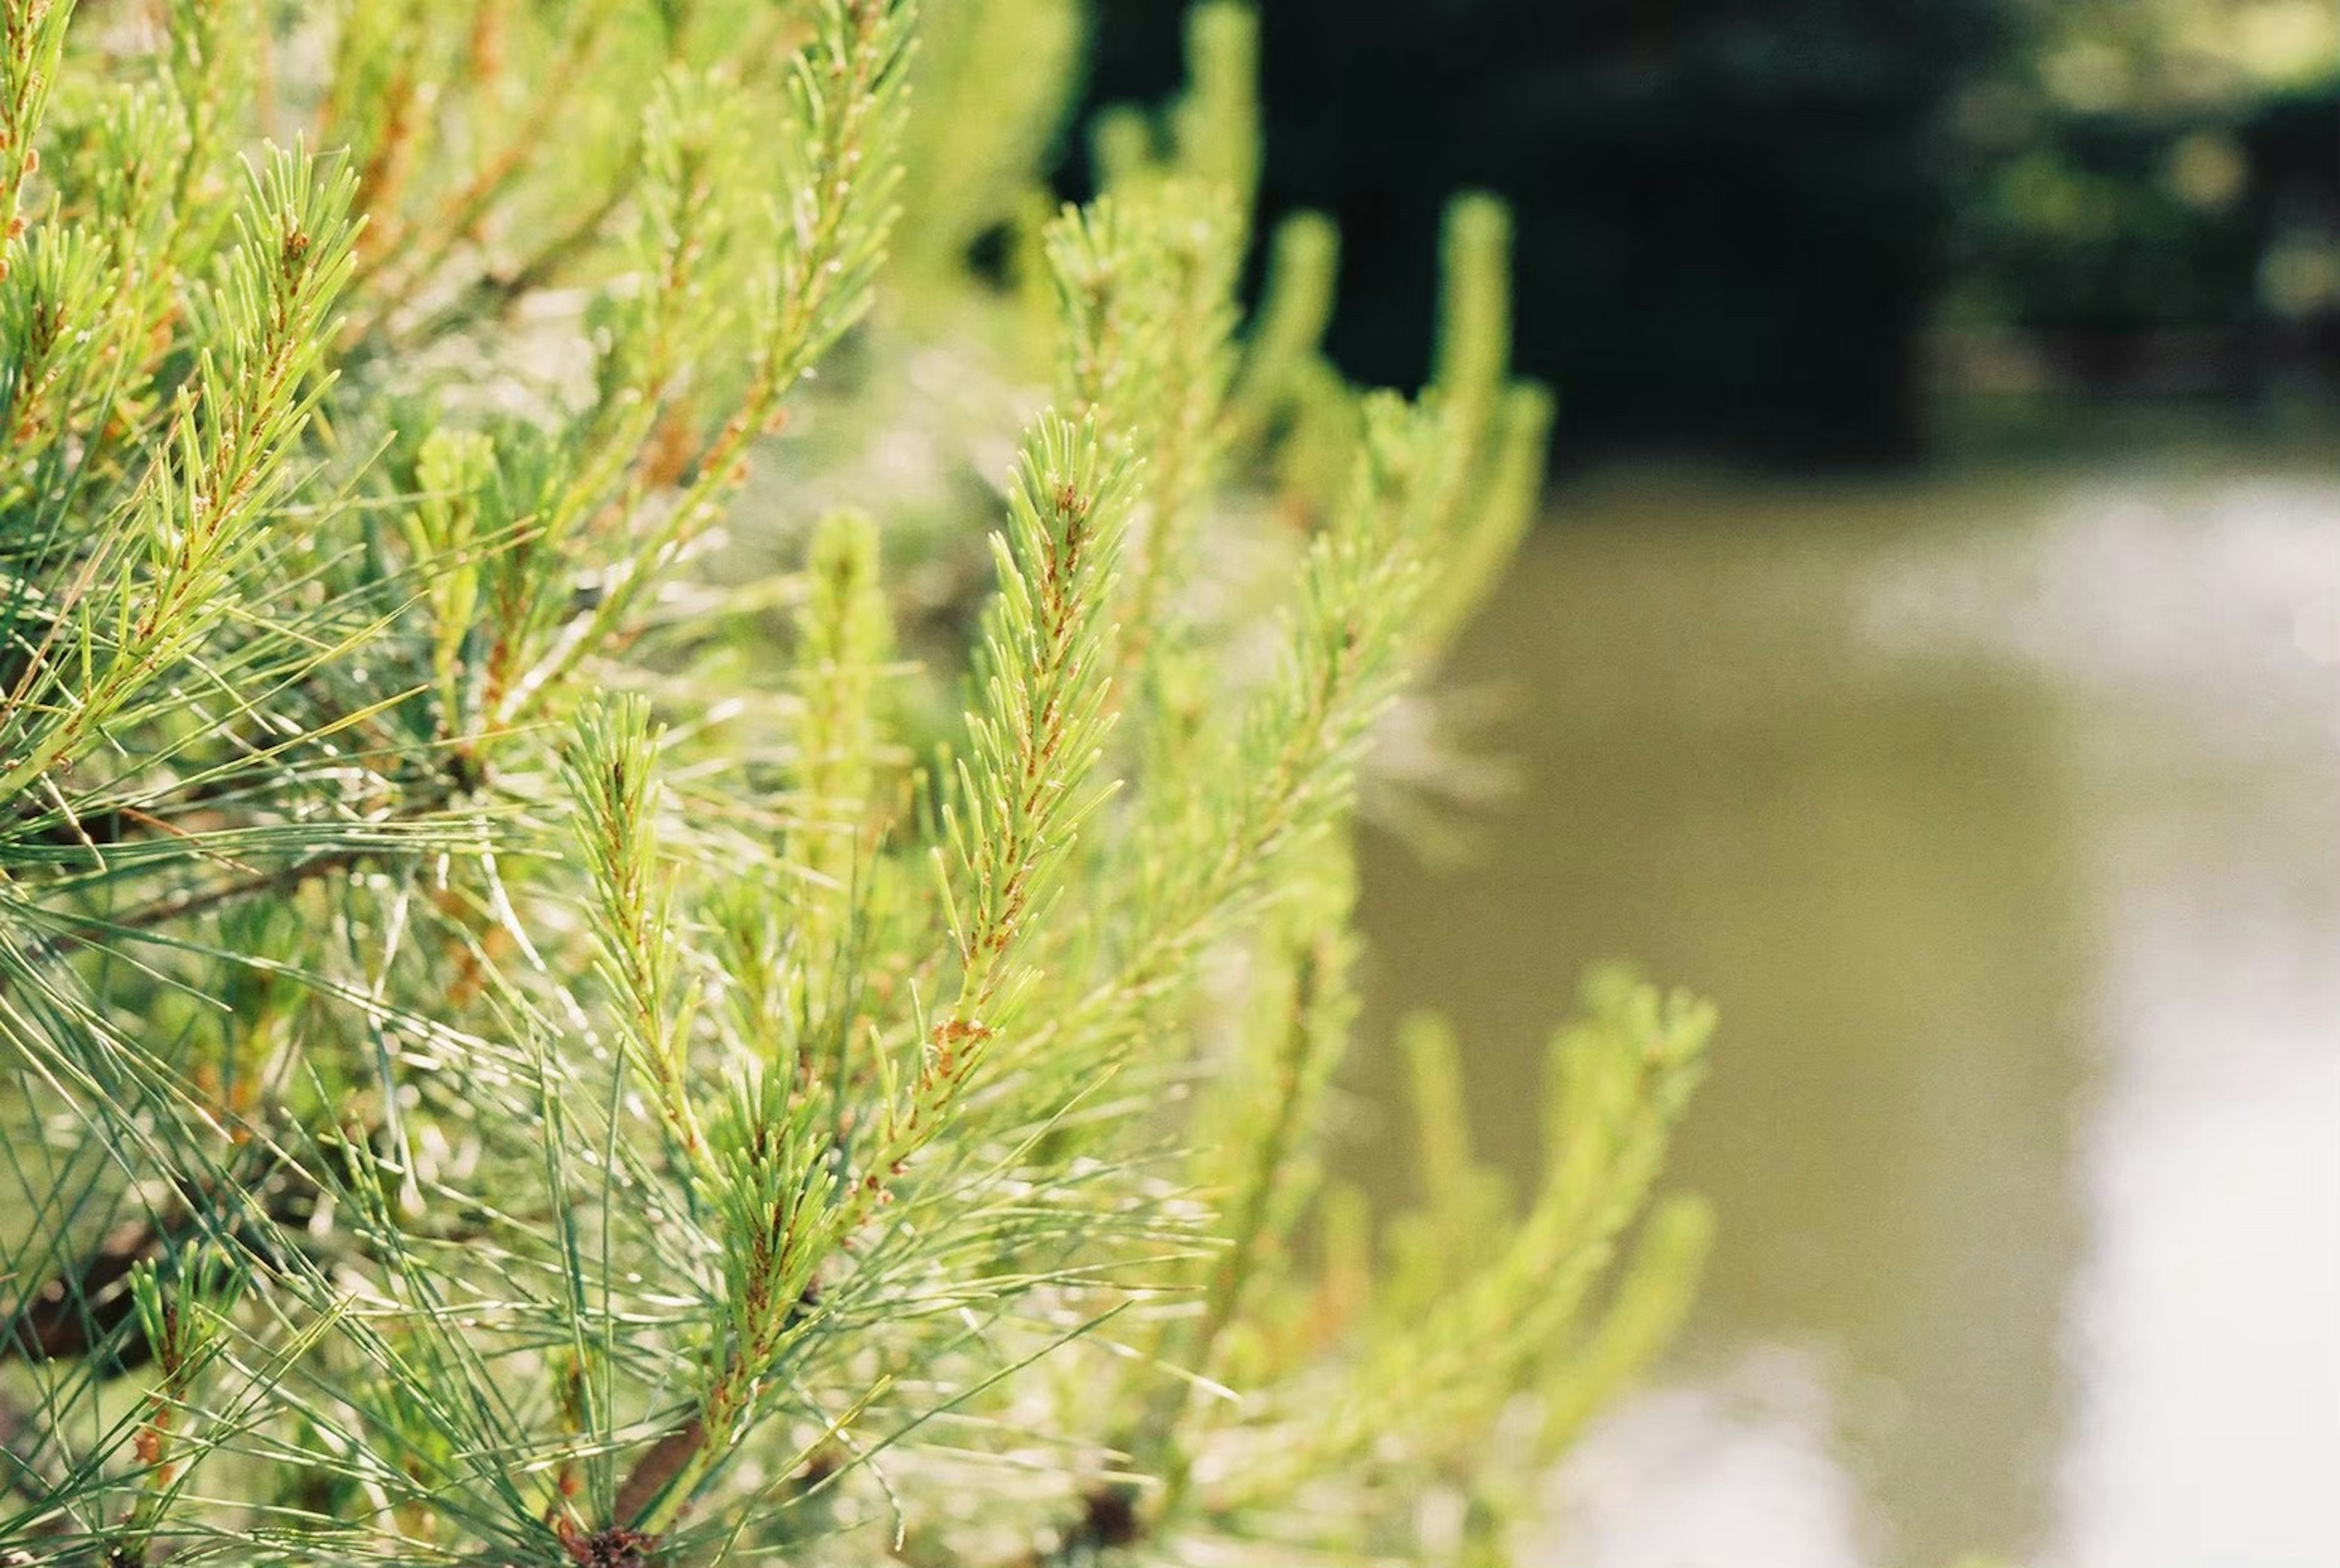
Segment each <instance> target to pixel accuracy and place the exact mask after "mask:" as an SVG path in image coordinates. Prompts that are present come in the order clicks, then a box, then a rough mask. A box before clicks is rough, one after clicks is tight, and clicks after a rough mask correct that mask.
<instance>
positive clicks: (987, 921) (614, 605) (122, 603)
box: [0, 0, 1708, 1568]
mask: <svg viewBox="0 0 2340 1568" xmlns="http://www.w3.org/2000/svg"><path fill="white" fill-rule="evenodd" d="M0 15H5V36H0V224H5V231H6V236H7V237H6V241H5V251H0V431H5V444H0V1135H4V1136H5V1141H4V1142H0V1150H5V1153H0V1560H5V1561H6V1562H10V1563H86V1564H91V1565H97V1564H106V1565H109V1568H111V1565H132V1564H156V1563H164V1562H166V1561H167V1562H171V1563H199V1562H221V1563H475V1564H510V1565H514V1568H523V1565H525V1568H538V1565H557V1564H564V1563H566V1564H580V1565H592V1568H619V1565H621V1564H649V1563H678V1564H679V1563H712V1562H718V1561H729V1560H742V1561H744V1560H749V1559H752V1558H759V1557H777V1558H780V1559H785V1560H788V1561H792V1562H808V1563H868V1562H875V1561H880V1560H886V1559H889V1558H891V1559H898V1560H900V1561H903V1562H907V1563H918V1564H937V1565H940V1564H954V1565H958V1564H972V1565H975V1568H987V1565H995V1564H996V1565H997V1568H1011V1565H1020V1564H1064V1565H1070V1564H1075V1563H1089V1562H1094V1561H1102V1560H1106V1559H1113V1560H1124V1559H1125V1560H1128V1561H1132V1562H1149V1561H1152V1562H1165V1563H1171V1562H1196V1563H1202V1562H1212V1563H1238V1562H1258V1563H1290V1562H1294V1561H1308V1560H1327V1561H1358V1562H1365V1561H1371V1562H1382V1561H1387V1560H1393V1559H1422V1560H1427V1561H1440V1562H1467V1563H1493V1562H1499V1561H1502V1560H1504V1559H1505V1554H1506V1552H1507V1549H1508V1546H1509V1543H1511V1542H1512V1539H1513V1532H1514V1531H1515V1530H1516V1528H1517V1527H1518V1526H1519V1525H1520V1523H1521V1522H1522V1520H1524V1519H1525V1518H1527V1517H1528V1516H1529V1515H1530V1514H1531V1513H1532V1509H1533V1505H1534V1501H1535V1499H1534V1492H1533V1487H1532V1482H1533V1480H1534V1477H1535V1476H1536V1474H1538V1473H1539V1471H1540V1470H1541V1469H1542V1467H1543V1466H1544V1465H1546V1464H1548V1462H1549V1460H1550V1458H1551V1456H1552V1454H1555V1453H1556V1452H1557V1450H1558V1449H1559V1447H1560V1446H1561V1445H1562V1444H1564V1443H1565V1442H1566V1440H1567V1439H1568V1437H1569V1436H1570V1435H1571V1434H1572V1432H1573V1431H1574V1430H1575V1428H1576V1427H1577V1425H1578V1424H1580V1423H1581V1420H1582V1419H1583V1418H1584V1416H1585V1414H1587V1413H1588V1412H1589V1411H1591V1409H1592V1408H1594V1407H1595V1406H1596V1405H1597V1404H1599V1403H1600V1401H1601V1399H1602V1398H1603V1397H1605V1396H1606V1395H1607V1394H1609V1393H1610V1392H1611V1390H1612V1389H1613V1388H1614V1387H1615V1385H1616V1384H1618V1383H1619V1382H1620V1381H1621V1380H1622V1379H1623V1378H1625V1377H1627V1376H1628V1375H1630V1374H1631V1371H1632V1370H1633V1368H1634V1367H1635V1366H1636V1365H1638V1364H1639V1363H1640V1362H1641V1360H1642V1359H1643V1357H1644V1356H1646V1355H1647V1354H1648V1353H1649V1351H1650V1350H1651V1347H1652V1346H1653V1345H1655V1344H1656V1343H1657V1342H1659V1341H1660V1340H1661V1339H1662V1338H1663V1336H1664V1335H1665V1334H1666V1332H1667V1331H1668V1329H1669V1328H1670V1326H1671V1323H1672V1322H1673V1321H1674V1319H1675V1318H1676V1317H1677V1316H1678V1315H1679V1313H1680V1311H1681V1305H1682V1299H1683V1296H1684V1294H1685V1292H1686V1291H1687V1289H1688V1286H1689V1282H1690V1279H1691V1275H1692V1274H1693V1273H1694V1272H1695V1268H1696V1264H1697V1258H1698V1255H1699V1253H1700V1248H1701V1246H1702V1245H1703V1238H1704V1236H1705V1231H1706V1228H1707V1227H1706V1221H1705V1218H1704V1215H1703V1211H1702V1210H1700V1208H1699V1207H1698V1206H1696V1205H1695V1204H1694V1203H1692V1202H1690V1201H1689V1200H1671V1201H1669V1202H1667V1203H1665V1204H1662V1205H1661V1206H1660V1207H1659V1209H1658V1211H1657V1212H1656V1214H1655V1215H1654V1216H1652V1217H1651V1218H1650V1219H1649V1220H1648V1221H1647V1222H1646V1223H1642V1216H1643V1214H1644V1211H1645V1209H1647V1207H1648V1206H1649V1205H1650V1203H1651V1192H1652V1186H1653V1183H1654V1182H1655V1179H1656V1176H1657V1174H1658V1167H1659V1164H1660V1160H1661V1152H1662V1149H1663V1146H1664V1144H1665V1140H1666V1136H1667V1133H1668V1130H1669V1128H1670V1126H1671V1124H1672V1122H1673V1120H1674V1118H1675V1117H1676V1116H1677V1115H1678V1114H1679V1112H1680V1110H1681V1105H1682V1102H1683V1099H1684V1097H1685V1096H1686V1095H1687V1094H1688V1092H1689V1090H1690V1088H1691V1085H1692V1083H1693V1082H1694V1080H1695V1078H1696V1077H1697V1075H1698V1072H1699V1062H1700V1051H1701V1048H1702V1046H1703V1043H1704V1038H1705V1035H1706V1032H1707V1027H1708V1020H1707V1017H1706V1015H1705V1013H1704V1011H1703V1009H1702V1008H1701V1007H1699V1006H1698V1005H1696V1004H1694V1003H1692V1002H1691V1001H1689V1000H1687V999H1684V998H1681V997H1669V996H1663V995H1661V994H1660V993H1658V992H1657V991H1655V990H1653V989H1652V988H1651V987H1647V986H1645V985H1641V984H1640V983H1638V982H1637V981H1635V980H1633V979H1632V978H1631V977H1629V976H1624V975H1621V974H1602V975H1599V976H1596V977H1595V978H1593V979H1592V980H1591V981H1590V982H1588V985H1587V988H1586V993H1585V1006H1584V1012H1583V1015H1582V1017H1581V1018H1580V1019H1579V1020H1578V1021H1577V1022H1575V1023H1572V1024H1571V1025H1569V1026H1568V1027H1566V1028H1564V1029H1563V1030H1562V1032H1561V1033H1560V1035H1559V1036H1558V1037H1556V1039H1555V1042H1554V1045H1553V1048H1552V1067H1551V1082H1550V1086H1549V1089H1550V1106H1551V1110H1550V1115H1549V1134H1550V1137H1549V1146H1550V1156H1549V1160H1548V1163H1547V1166H1546V1167H1545V1168H1544V1170H1543V1172H1542V1175H1541V1176H1540V1177H1539V1178H1538V1179H1537V1180H1536V1181H1535V1182H1534V1183H1532V1185H1531V1189H1530V1190H1529V1191H1527V1192H1526V1193H1525V1194H1524V1195H1518V1196H1514V1195H1513V1194H1512V1193H1511V1192H1510V1191H1509V1189H1508V1187H1507V1186H1506V1184H1505V1182H1504V1181H1503V1180H1502V1178H1500V1177H1499V1176H1495V1175H1493V1174H1492V1173H1490V1172H1489V1171H1487V1170H1485V1169H1483V1168H1482V1166H1480V1165H1479V1164H1478V1163H1477V1162H1476V1161H1475V1160H1474V1159H1473V1157H1472V1155H1471V1153H1470V1151H1469V1148H1468V1146H1467V1143H1466V1141H1465V1140H1464V1139H1463V1135H1462V1117H1461V1114H1460V1111H1459V1104H1460V1101H1459V1090H1458V1084H1459V1081H1460V1074H1461V1070H1462V1069H1461V1067H1460V1059H1459V1053H1458V1049H1457V1047H1456V1046H1455V1045H1454V1043H1453V1040H1452V1039H1451V1038H1450V1037H1448V1036H1447V1035H1446V1034H1444V1033H1443V1031H1442V1029H1441V1028H1440V1027H1439V1026H1437V1025H1436V1024H1435V1023H1434V1022H1429V1021H1424V1022H1423V1023H1420V1024H1418V1025H1417V1026H1415V1027H1413V1031H1412V1032H1411V1033H1410V1034H1409V1035H1408V1037H1407V1042H1406V1043H1407V1051H1408V1059H1409V1061H1410V1062H1411V1064H1412V1066H1413V1071H1414V1074H1415V1077H1416V1081H1417V1087H1418V1089H1419V1095H1418V1100H1419V1109H1420V1117H1419V1123H1420V1139H1419V1142H1420V1150H1419V1160H1418V1165H1419V1169H1420V1173H1421V1176H1422V1198H1421V1202H1420V1205H1419V1206H1418V1207H1416V1208H1415V1209H1413V1211H1410V1212H1408V1213H1404V1214H1400V1215H1394V1216H1391V1215H1379V1216H1376V1215H1372V1214H1369V1213H1368V1212H1366V1210H1365V1208H1364V1206H1363V1202H1362V1200H1361V1199H1359V1198H1358V1197H1357V1196H1355V1195H1353V1193H1351V1192H1349V1191H1348V1190H1347V1189H1345V1188H1344V1187H1343V1186H1340V1185H1339V1184H1338V1183H1336V1182H1334V1181H1331V1180H1329V1179H1328V1177H1327V1176H1326V1175H1325V1172H1326V1169H1327V1164H1328V1162H1327V1135H1326V1132H1325V1125H1326V1120H1327V1115H1326V1113H1327V1104H1328V1096H1329V1095H1330V1093H1331V1088H1330V1086H1331V1084H1332V1081H1333V1077H1334V1071H1335V1068H1336V1066H1337V1064H1338V1062H1339V1060H1340V1058H1341V1056H1342V1053H1343V1050H1344V1046H1345V1044H1346V1042H1347V1039H1348V1037H1349V1033H1350V1028H1351V1025H1352V1020H1353V1014H1354V1012H1355V1003H1354V998H1353V992H1352V989H1351V984H1350V979H1351V972H1352V969H1353V966H1354V963H1355V961H1356V957H1357V942H1356V938H1355V937H1354V935H1353V931H1352V928H1351V906H1352V903H1353V893H1354V888H1353V880H1354V878H1353V868H1352V858H1351V854H1350V850H1349V840H1350V835H1351V829H1352V824H1353V816H1354V805H1353V802H1354V799H1355V789H1356V783H1357V779H1358V775H1359V769H1361V767H1363V766H1366V765H1367V761H1366V759H1367V753H1368V748H1369V745H1370V742H1371V739H1372V737H1373V730H1374V725H1375V720H1376V718H1377V716H1378V715H1379V714H1381V713H1382V712H1383V710H1384V709H1385V708H1386V706H1387V705H1388V704H1389V703H1390V702H1391V701H1392V700H1393V698H1394V697H1395V696H1396V694H1397V693H1398V692H1399V691H1400V690H1401V687H1402V685H1403V682H1405V681H1406V680H1407V679H1408V677H1409V674H1410V673H1412V672H1419V671H1422V670H1425V669H1427V668H1429V667H1430V666H1431V665H1433V663H1434V661H1435V660H1436V658H1437V656H1438V653H1439V650H1440V647H1441V645H1442V644H1443V641H1444V640H1445V639H1446V638H1447V637H1448V636H1449V635H1450V634H1451V632H1452V631H1453V629H1454V628H1455V627H1456V626H1457V625H1458V624H1459V623H1460V622H1461V620H1463V617H1464V616H1465V615H1466V614H1467V611H1468V610H1469V608H1470V605H1471V603H1472V600H1474V599H1475V598H1476V597H1477V596H1478V594H1479V593H1480V592H1481V590H1482V589H1483V587H1484V586H1485V584H1486V583H1487V582H1488V581H1490V580H1491V579H1492V577H1493V576H1494V575H1495V574H1496V573H1497V572H1498V571H1500V569H1501V565H1502V561H1503V559H1504V558H1505V556H1506V555H1507V554H1508V552H1509V551H1510V549H1511V547H1512V542H1513V541H1515V540H1516V538H1517V536H1518V534H1519V532H1520V531H1521V530H1522V528H1523V527H1524V525H1525V523H1526V521H1527V520H1528V516H1529V513H1530V511H1531V509H1532V503H1533V499H1534V496H1535V492H1536V489H1537V485H1538V482H1539V479H1540V475H1541V471H1542V447H1543V442H1544V436H1545V432H1546V429H1547V427H1548V423H1549V420H1550V404H1549V400H1548V398H1547V397H1546V395H1545V394H1544V393H1543V392H1542V391H1541V390H1539V389H1537V388H1534V387H1532V386H1529V385H1525V384H1522V383H1520V382H1514V381H1512V380H1511V379H1510V378H1509V375H1508V371H1507V360H1506V353H1505V336H1506V331H1507V328H1506V316H1507V302H1506V300H1505V287H1506V285H1505V282H1504V270H1505V250H1506V248H1507V244H1508V238H1507V233H1506V223H1505V219H1504V216H1503V213H1502V209H1501V208H1500V206H1499V205H1497V204H1496V203H1493V202H1492V201H1491V200H1489V199H1487V198H1483V197H1466V198H1463V200H1461V201H1460V202H1458V203H1457V205H1456V208H1455V210H1454V213H1453V219H1452V222H1451V223H1450V227H1449V232H1448V235H1447V282H1446V295H1447V297H1446V303H1445V308H1444V313H1443V314H1444V320H1445V323H1446V326H1445V336H1444V339H1443V342H1442V343H1441V345H1440V352H1439V357H1438V365H1439V370H1438V374H1437V377H1436V379H1435V381H1434V382H1433V385H1432V386H1430V387H1429V388H1428V389H1427V390H1426V391H1425V392H1423V394H1422V395H1421V396H1419V397H1418V398H1413V399H1410V400H1409V399H1406V398H1403V397H1400V396H1397V395H1395V394H1393V393H1386V392H1369V393H1360V392H1355V391H1353V390H1352V389H1350V388H1349V387H1347V386H1345V385H1344V383H1343V382H1342V381H1341V379H1340V378H1339V376H1338V375H1337V374H1336V373H1335V372H1334V371H1333V369H1332V368H1331V367H1330V365H1329V364H1328V363H1327V362H1325V361H1324V359H1323V358H1322V357H1321V355H1320V354H1319V353H1318V352H1317V350H1316V348H1315V344H1316V342H1317V339H1318V336H1319V334H1320V333H1321V332H1322V330H1323V328H1324V323H1325V320H1326V317H1327V314H1328V313H1329V312H1330V310H1331V307H1332V296H1333V293H1334V287H1333V278H1334V271H1335V252H1336V238H1335V236H1334V234H1333V233H1332V231H1331V228H1330V226H1329V225H1328V224H1326V223H1324V221H1323V220H1321V219H1318V218H1314V217H1308V216H1303V217H1300V218H1296V219H1294V220H1292V221H1291V222H1289V223H1286V224H1285V225H1284V227H1283V228H1282V229H1281V230H1280V231H1279V232H1278V233H1277V234H1276V235H1275V236H1274V241H1273V243H1272V245H1271V246H1270V247H1269V251H1270V255H1271V258H1272V259H1271V263H1270V269H1269V275H1268V277H1267V279H1266V282H1265V286H1264V292H1263V296H1262V303H1261V304H1260V305H1259V307H1258V308H1257V310H1256V311H1254V313H1252V314H1251V315H1250V317H1249V318H1248V320H1246V319H1244V316H1243V314H1242V313H1241V312H1240V311H1239V309H1238V306H1237V303H1236V300H1237V292H1236V291H1237V284H1238V281H1239V273H1240V271H1241V267H1242V262H1243V257H1244V253H1245V250H1246V246H1247V243H1248V239H1247V235H1248V228H1249V206H1250V202H1251V187H1252V184H1253V182H1254V174H1255V170H1256V165H1257V160H1258V148H1257V135H1256V125H1255V113H1254V104H1253V102H1252V97H1251V94H1252V56H1253V54H1254V50H1255V47H1256V30H1255V25H1254V19H1253V17H1252V16H1251V15H1249V14H1248V13H1247V12H1246V11H1244V10H1243V9H1241V8H1240V7H1237V6H1234V5H1225V4H1212V5H1205V6H1203V7H1202V8H1200V9H1199V10H1198V11H1197V12H1196V13H1195V16H1194V18H1193V25H1192V28H1191V35H1190V39H1189V45H1190V69H1191V74H1192V80H1191V84H1190V86H1189V88H1188V90H1187V91H1186V93H1185V95H1184V96H1183V97H1182V98H1181V99H1180V100H1179V101H1178V102H1177V103H1175V104H1172V105H1169V106H1168V107H1167V108H1166V109H1165V110H1164V111H1162V112H1158V113H1157V112H1155V111H1150V110H1142V109H1136V108H1131V109H1125V110H1119V111H1115V112H1114V113H1112V114H1108V115H1106V117H1105V118H1104V119H1103V121H1102V122H1100V124H1098V125H1097V126H1096V129H1095V134H1096V139H1097V145H1098V148H1099V153H1100V156H1099V160H1098V161H1099V164H1100V166H1102V167H1104V168H1106V170H1107V171H1108V176H1109V185H1110V189H1109V190H1108V191H1107V193H1106V194H1104V195H1102V196H1100V197H1099V198H1098V199H1097V200H1096V202H1094V203H1091V204H1090V205H1088V206H1086V207H1085V208H1081V209H1077V210H1067V211H1065V212H1063V213H1051V212H1050V211H1049V203H1047V202H1046V200H1045V198H1044V196H1043V194H1042V192H1043V186H1042V185H1041V184H1040V182H1039V180H1038V178H1037V175H1036V170H1037V169H1038V167H1039V166H1040V164H1041V163H1042V162H1043V160H1044V158H1045V157H1046V154H1047V152H1048V149H1049V147H1050V146H1051V144H1052V143H1053V142H1054V141H1055V139H1056V137H1057V136H1058V135H1059V134H1061V133H1062V132H1063V130H1064V127H1063V126H1061V125H1060V124H1059V121H1060V119H1061V117H1062V114H1063V106H1064V104H1065V103H1066V99H1067V89H1068V84H1069V79H1070V75H1071V73H1072V72H1073V71H1074V69H1075V67H1076V62H1077V59H1078V52H1079V38H1080V33H1081V24H1082V18H1081V15H1080V13H1079V10H1078V8H1077V6H1076V5H1074V4H1073V3H1072V0H936V3H935V4H934V6H933V11H932V15H931V16H930V17H928V18H924V19H922V18H920V17H918V16H916V15H913V12H912V7H911V4H910V0H331V3H328V4H322V5H309V6H295V7H285V6H281V5H262V4H260V3H259V0H80V4H79V5H74V4H73V3H72V0H0ZM922 27H923V28H924V29H925V33H924V37H923V39H922V40H921V37H920V33H921V28H922ZM914 45H917V46H914ZM889 250H891V251H893V252H895V253H898V265H894V266H889V265H888V264H887V255H888V253H889ZM978 261H979V262H980V263H981V264H980V265H978V264H977V262H978ZM817 378H818V379H817ZM1019 426H1020V429H1021V432H1022V433H1021V435H1020V437H1017V436H1016V434H1015V432H1016V430H1017V429H1018V428H1019ZM1637 1226H1638V1233H1637ZM1635 1234H1638V1235H1639V1236H1640V1237H1641V1240H1640V1242H1639V1245H1638V1246H1637V1247H1636V1248H1635V1249H1634V1250H1633V1253H1632V1255H1631V1260H1630V1261H1629V1262H1628V1263H1627V1264H1626V1265H1624V1267H1623V1269H1622V1271H1621V1279H1620V1280H1618V1281H1617V1282H1615V1283H1613V1284H1604V1281H1607V1280H1608V1279H1609V1275H1610V1274H1611V1269H1610V1265H1611V1259H1612V1255H1615V1254H1617V1253H1618V1251H1619V1249H1620V1247H1621V1245H1623V1244H1624V1243H1625V1242H1626V1241H1627V1239H1628V1238H1629V1237H1631V1236H1633V1235H1635Z"/></svg>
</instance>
